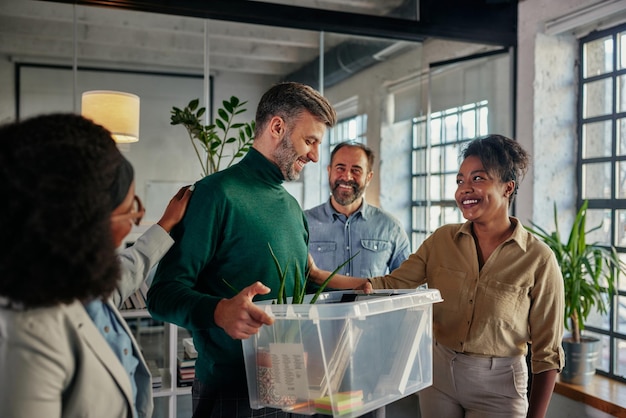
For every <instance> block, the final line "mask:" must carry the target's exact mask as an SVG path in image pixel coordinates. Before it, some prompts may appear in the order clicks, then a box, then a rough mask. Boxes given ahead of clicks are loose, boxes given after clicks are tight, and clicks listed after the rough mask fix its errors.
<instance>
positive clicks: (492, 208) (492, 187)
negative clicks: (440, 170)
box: [454, 155, 515, 222]
mask: <svg viewBox="0 0 626 418" xmlns="http://www.w3.org/2000/svg"><path fill="white" fill-rule="evenodd" d="M456 184H457V189H456V192H455V194H454V197H455V199H456V204H457V206H458V207H459V209H461V212H462V213H463V217H464V218H465V219H467V220H468V221H474V222H480V221H483V222H488V221H491V220H493V219H496V218H497V217H500V216H505V217H506V216H508V211H509V196H510V195H511V193H512V192H513V190H514V187H515V182H513V181H510V182H507V183H503V182H502V181H500V179H499V178H495V177H494V176H493V175H492V174H491V173H489V172H487V170H485V167H484V166H483V163H482V161H481V160H480V158H478V157H477V156H475V155H471V156H469V157H467V158H466V159H465V160H463V163H461V167H460V168H459V172H458V174H457V176H456Z"/></svg>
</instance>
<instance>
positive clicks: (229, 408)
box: [191, 379, 385, 418]
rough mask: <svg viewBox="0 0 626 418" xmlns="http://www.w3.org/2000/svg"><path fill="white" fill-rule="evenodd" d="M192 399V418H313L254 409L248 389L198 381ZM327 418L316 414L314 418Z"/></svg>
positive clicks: (378, 417)
mask: <svg viewBox="0 0 626 418" xmlns="http://www.w3.org/2000/svg"><path fill="white" fill-rule="evenodd" d="M191 399H192V402H193V416H192V418H251V417H254V418H265V417H268V418H270V417H271V418H301V417H302V418H311V416H307V415H298V414H291V413H288V412H284V411H282V410H280V409H274V408H261V409H252V408H250V400H249V398H248V391H247V390H246V389H239V390H227V389H216V388H213V387H210V386H207V385H204V384H202V383H201V382H200V381H199V380H198V379H195V380H194V381H193V386H192V387H191ZM327 416H328V415H319V414H316V415H313V416H312V417H320V418H322V417H327ZM361 417H362V418H385V408H384V407H383V408H379V409H377V410H375V411H371V412H368V413H367V414H365V415H362V416H361Z"/></svg>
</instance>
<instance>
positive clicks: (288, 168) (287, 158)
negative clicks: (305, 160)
mask: <svg viewBox="0 0 626 418" xmlns="http://www.w3.org/2000/svg"><path fill="white" fill-rule="evenodd" d="M273 157H274V161H275V162H276V165H278V168H279V169H280V171H281V172H282V173H283V177H284V178H285V180H287V181H294V180H298V179H299V178H300V173H299V172H298V171H296V168H295V162H296V160H297V159H298V158H299V155H298V153H297V152H296V149H295V147H294V146H293V143H292V142H291V135H290V133H289V132H288V133H287V134H285V136H284V137H283V139H282V140H281V141H280V143H279V144H278V148H276V150H275V151H274V155H273Z"/></svg>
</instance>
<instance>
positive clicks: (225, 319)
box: [214, 282, 274, 340]
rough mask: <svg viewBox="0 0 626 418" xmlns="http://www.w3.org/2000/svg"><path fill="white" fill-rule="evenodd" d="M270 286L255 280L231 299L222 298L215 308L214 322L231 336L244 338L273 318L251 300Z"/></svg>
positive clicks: (270, 323)
mask: <svg viewBox="0 0 626 418" xmlns="http://www.w3.org/2000/svg"><path fill="white" fill-rule="evenodd" d="M269 292H270V288H269V287H267V286H265V285H264V284H263V283H261V282H256V283H254V284H252V285H250V286H248V287H246V288H245V289H243V290H242V291H241V292H239V294H237V295H236V296H235V297H233V298H231V299H222V300H221V301H220V302H219V303H218V304H217V307H216V308H215V314H214V315H215V323H216V324H217V325H218V326H219V327H221V328H223V329H224V331H226V333H227V334H228V335H230V336H231V337H232V338H235V339H239V340H245V339H247V338H250V336H251V335H254V334H256V333H257V332H259V328H260V327H261V326H263V325H272V324H273V323H274V319H273V318H272V317H271V316H269V315H268V314H267V313H266V312H265V311H263V310H262V309H261V308H259V307H258V306H256V305H255V304H254V303H253V302H252V298H254V296H255V295H266V294H268V293H269Z"/></svg>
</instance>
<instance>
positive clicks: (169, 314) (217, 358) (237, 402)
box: [148, 83, 336, 418]
mask: <svg viewBox="0 0 626 418" xmlns="http://www.w3.org/2000/svg"><path fill="white" fill-rule="evenodd" d="M335 120H336V115H335V111H334V110H333V108H332V106H331V105H330V103H329V102H328V101H327V100H326V99H325V98H324V97H323V96H321V95H320V94H319V93H318V92H317V91H315V90H313V89H312V88H310V87H308V86H305V85H303V84H299V83H281V84H277V85H275V86H274V87H272V88H271V89H270V90H268V91H267V92H266V93H265V94H264V95H263V97H262V98H261V101H260V102H259V105H258V108H257V112H256V120H255V122H256V130H255V139H254V144H253V146H252V148H251V149H250V151H249V152H248V154H247V155H246V156H245V157H244V158H243V159H242V160H241V161H240V162H239V163H238V164H235V165H233V166H232V167H230V168H228V169H226V170H223V171H221V172H218V173H215V174H212V175H210V176H207V177H205V178H204V179H202V180H200V181H199V182H198V183H196V185H195V190H194V193H193V195H192V198H191V201H190V203H189V207H188V209H187V213H186V215H185V217H184V218H183V220H182V221H181V223H179V224H178V226H177V227H176V228H175V229H174V230H173V231H172V237H173V238H174V240H175V242H176V243H175V244H174V246H173V247H172V248H171V249H170V251H169V252H168V253H167V254H166V255H165V257H164V258H163V259H162V260H161V263H160V264H159V267H158V269H157V272H156V275H155V278H154V281H153V283H152V286H151V288H150V290H149V292H148V308H149V310H150V313H151V314H152V316H153V317H154V318H155V319H158V320H162V321H167V322H172V323H174V324H177V325H179V326H181V327H184V328H187V329H188V330H190V331H191V332H192V335H193V340H194V344H195V346H196V349H197V350H198V359H197V360H196V379H195V381H194V384H193V388H192V397H193V409H194V417H210V416H212V417H215V416H223V417H228V418H231V417H235V416H239V415H238V414H242V409H243V410H247V411H248V415H245V416H252V415H251V414H250V412H251V410H250V405H249V401H248V393H247V385H246V374H245V367H244V361H243V353H242V349H241V341H239V340H240V339H245V338H248V337H249V336H250V335H252V334H255V333H256V332H257V331H258V329H259V327H261V326H262V325H263V324H271V322H272V319H271V318H270V317H269V316H268V315H267V314H266V313H265V312H263V311H262V310H261V309H259V308H258V307H257V306H255V305H254V304H253V302H252V299H253V298H254V297H255V296H256V298H255V300H261V299H274V298H276V296H277V291H278V288H279V278H278V275H277V273H276V267H275V265H274V261H273V259H272V257H271V255H270V252H269V246H268V244H269V245H271V247H272V250H273V251H274V253H275V255H276V257H277V258H278V260H279V262H280V263H281V265H283V266H285V265H289V266H290V268H289V269H287V274H288V275H289V276H288V277H287V280H286V283H287V284H288V288H287V292H288V294H289V295H291V293H292V292H293V283H294V280H295V271H296V269H295V265H294V263H297V264H298V266H299V268H300V271H301V272H304V271H305V270H306V267H307V256H308V240H309V233H308V227H307V222H306V218H305V216H304V213H303V212H302V209H301V208H300V206H299V204H298V202H297V201H296V200H295V199H294V198H293V197H292V196H291V195H290V194H289V193H288V192H287V191H286V190H285V189H284V188H283V186H282V182H283V181H284V180H287V181H291V180H296V179H298V177H299V175H300V172H301V171H302V169H303V167H304V165H305V164H306V163H308V162H309V161H313V162H317V160H318V151H319V145H320V143H321V142H322V138H323V137H324V134H325V132H326V128H327V127H331V126H333V125H334V124H335ZM224 280H226V281H227V282H228V283H229V284H230V285H231V286H232V287H234V288H236V289H241V292H240V293H238V294H235V292H234V291H233V290H232V289H231V288H230V287H229V286H228V285H227V284H226V283H225V282H224ZM254 413H255V415H254V416H255V417H257V416H282V415H281V414H282V412H281V411H277V410H274V409H270V408H267V411H264V410H259V411H254ZM212 414H213V415H212ZM266 414H267V415H266ZM241 416H243V415H241ZM285 416H286V415H285Z"/></svg>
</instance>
